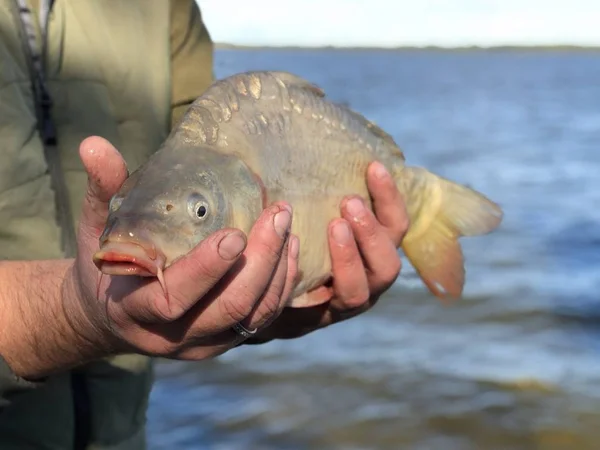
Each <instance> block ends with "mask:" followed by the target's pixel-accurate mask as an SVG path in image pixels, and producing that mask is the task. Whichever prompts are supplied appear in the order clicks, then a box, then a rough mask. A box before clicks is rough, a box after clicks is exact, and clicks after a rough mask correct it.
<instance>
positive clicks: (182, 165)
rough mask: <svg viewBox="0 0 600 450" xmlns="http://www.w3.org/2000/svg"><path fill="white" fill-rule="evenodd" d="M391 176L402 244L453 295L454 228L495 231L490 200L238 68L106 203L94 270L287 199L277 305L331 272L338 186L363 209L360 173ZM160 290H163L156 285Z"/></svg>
mask: <svg viewBox="0 0 600 450" xmlns="http://www.w3.org/2000/svg"><path fill="white" fill-rule="evenodd" d="M375 160H377V161H379V162H380V163H382V164H383V165H384V166H385V167H386V168H387V169H388V171H389V172H390V173H391V174H392V176H393V178H394V179H395V181H396V184H397V187H398V189H399V191H400V193H401V195H402V197H403V200H404V202H405V204H406V209H407V213H408V216H409V220H410V225H409V229H408V231H407V233H406V236H405V238H404V240H403V242H402V244H401V248H402V250H403V252H404V254H405V255H406V257H407V259H408V260H409V261H410V263H411V265H412V266H413V267H414V268H415V270H416V272H417V274H418V275H419V277H420V279H421V280H422V281H423V283H424V284H425V285H426V286H427V288H428V289H429V290H430V292H431V293H432V294H434V295H435V296H437V297H438V298H440V299H442V300H443V299H449V300H450V299H455V298H458V297H460V296H461V294H462V292H463V287H464V283H465V269H464V260H463V254H462V249H461V245H460V243H459V241H458V239H459V238H460V237H462V236H477V235H484V234H487V233H490V232H491V231H493V230H494V229H496V228H497V227H498V226H499V225H500V223H501V221H502V217H503V212H502V209H501V208H500V206H498V205H497V204H496V203H494V202H492V201H491V200H489V199H488V198H486V197H485V196H484V195H483V194H481V193H479V192H477V191H476V190H474V189H472V188H469V187H467V186H463V185H461V184H458V183H455V182H453V181H451V180H448V179H445V178H443V177H441V176H438V175H436V174H434V173H432V172H430V171H428V170H427V169H424V168H421V167H413V166H409V165H406V164H405V157H404V154H403V152H402V150H401V149H400V148H399V147H398V145H397V144H396V143H395V141H394V139H393V138H392V137H391V136H390V135H389V134H388V133H386V132H385V131H384V130H382V129H381V128H380V127H378V126H377V125H376V124H374V123H372V122H371V121H369V120H368V119H367V118H365V117H364V116H363V115H361V114H359V113H357V112H355V111H353V110H351V109H350V108H349V107H347V106H343V105H340V104H336V103H334V102H331V101H329V100H328V99H326V98H325V92H324V91H323V90H322V89H321V88H320V87H319V86H317V85H315V84H312V83H311V82H309V81H307V80H305V79H304V78H301V77H299V76H297V75H294V74H292V73H289V72H283V71H250V72H243V73H238V74H235V75H232V76H229V77H227V78H224V79H221V80H218V81H216V82H215V83H214V84H212V85H211V86H210V87H209V88H208V89H207V90H206V91H205V92H204V93H203V94H202V95H201V96H200V97H199V98H197V99H196V100H195V101H194V102H193V104H192V105H191V106H190V107H189V109H188V110H187V111H186V113H185V114H184V115H183V117H182V118H181V120H180V121H179V123H178V124H177V126H176V127H174V128H173V130H172V131H171V132H170V134H169V136H168V137H167V138H166V140H165V141H164V142H163V144H162V145H161V146H160V148H159V149H158V150H157V152H156V153H154V154H153V155H152V156H151V157H150V158H149V159H148V160H147V161H146V162H145V163H144V164H142V165H141V166H140V167H139V168H137V169H136V170H135V171H134V172H133V173H132V174H131V175H130V176H129V177H128V178H127V180H126V181H125V182H124V184H123V185H122V187H121V188H120V190H119V192H118V193H117V194H116V195H115V196H114V197H113V198H112V199H111V201H110V205H109V216H108V219H107V223H106V227H105V229H104V232H103V234H102V236H101V238H100V248H99V250H98V251H97V252H96V253H95V254H94V257H93V258H94V263H95V264H96V266H97V267H98V268H99V269H100V271H101V272H102V273H103V274H111V275H138V276H157V277H159V279H160V280H162V273H163V270H165V269H166V268H167V267H169V265H171V264H172V263H173V262H174V261H175V260H177V259H178V258H180V257H181V256H183V255H185V254H186V253H188V252H189V251H190V250H191V249H192V248H193V247H194V246H196V245H197V244H198V243H199V242H200V241H202V240H203V239H205V238H206V237H207V236H208V235H210V234H211V233H213V232H215V231H217V230H219V229H221V228H224V227H233V228H238V229H240V230H242V231H243V232H245V233H248V232H249V231H250V228H251V227H252V225H253V224H254V222H255V220H256V219H257V218H258V216H259V215H260V213H261V212H262V211H263V209H264V208H266V207H267V206H268V205H269V204H271V203H272V202H276V201H282V200H283V201H287V202H289V203H290V204H291V205H292V208H293V210H294V218H293V221H292V228H291V232H292V233H294V234H295V235H297V236H298V238H299V240H300V255H299V261H298V264H299V267H298V269H299V274H300V277H299V279H298V283H297V285H296V287H295V289H294V291H293V294H292V299H291V300H290V302H289V304H288V306H291V307H305V306H311V305H313V304H314V302H313V303H310V302H308V300H307V298H308V296H307V295H303V294H305V293H306V292H308V291H310V290H312V289H315V288H317V287H319V286H320V285H322V284H324V283H326V282H327V280H328V279H330V277H331V261H330V254H329V247H328V243H327V239H328V235H327V227H328V224H329V222H330V221H331V220H332V219H334V218H336V217H340V210H339V207H340V202H341V201H342V199H343V197H344V196H346V195H349V194H358V195H360V196H361V197H363V198H364V199H365V201H366V203H367V206H368V207H370V208H372V202H371V201H370V198H369V192H368V189H367V184H366V170H367V167H368V165H369V164H370V163H371V162H373V161H375ZM163 287H164V286H163Z"/></svg>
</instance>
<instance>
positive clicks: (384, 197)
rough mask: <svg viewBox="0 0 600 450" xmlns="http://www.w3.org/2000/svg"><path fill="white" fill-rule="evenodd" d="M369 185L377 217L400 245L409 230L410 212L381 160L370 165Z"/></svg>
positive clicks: (395, 242) (396, 243)
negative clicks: (407, 210) (408, 212)
mask: <svg viewBox="0 0 600 450" xmlns="http://www.w3.org/2000/svg"><path fill="white" fill-rule="evenodd" d="M367 186H368V188H369V193H370V195H371V198H372V199H373V209H374V211H375V215H376V216H377V219H378V220H379V222H380V223H381V225H382V226H383V227H385V229H386V230H387V232H388V235H389V237H390V239H392V241H393V242H394V244H395V245H396V247H399V246H400V244H401V243H402V239H403V238H404V235H405V234H406V232H407V230H408V226H409V219H408V214H407V212H406V206H405V203H404V200H403V199H402V196H401V195H400V192H399V191H398V187H397V186H396V183H395V181H394V179H393V178H392V176H391V175H390V173H389V172H388V171H387V169H386V168H385V166H384V165H383V164H381V163H380V162H377V161H375V162H373V163H371V165H370V166H369V169H368V171H367Z"/></svg>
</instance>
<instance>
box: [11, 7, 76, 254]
mask: <svg viewBox="0 0 600 450" xmlns="http://www.w3.org/2000/svg"><path fill="white" fill-rule="evenodd" d="M53 3H54V0H40V16H39V22H40V30H41V41H42V51H41V52H40V51H38V46H37V42H36V33H35V27H34V23H33V17H32V16H33V14H32V12H31V10H30V9H29V7H28V6H27V2H26V0H14V2H13V10H14V13H15V16H16V17H15V19H16V20H17V22H18V23H19V24H20V27H19V29H20V35H21V42H22V44H23V51H24V53H25V56H26V58H27V65H28V68H29V73H30V76H31V90H32V92H33V95H34V99H35V109H36V117H37V126H38V131H39V133H40V137H41V139H42V143H43V145H44V157H45V159H46V164H47V165H48V170H49V173H50V178H51V182H52V188H53V190H54V194H55V205H56V213H57V222H58V224H59V225H60V228H61V246H62V250H63V252H64V254H65V256H67V257H74V256H75V255H76V253H77V244H76V239H75V229H74V226H73V219H72V217H73V216H72V213H71V204H70V201H69V193H68V190H67V187H66V185H65V180H64V175H63V172H62V167H61V162H60V155H59V154H58V148H57V146H56V143H57V141H56V128H55V126H54V122H53V120H52V115H51V110H52V99H51V97H50V94H49V92H48V88H47V85H46V78H45V73H44V67H45V64H44V63H45V59H44V58H45V55H46V33H47V31H46V30H47V28H48V19H49V17H50V11H51V10H52V5H53Z"/></svg>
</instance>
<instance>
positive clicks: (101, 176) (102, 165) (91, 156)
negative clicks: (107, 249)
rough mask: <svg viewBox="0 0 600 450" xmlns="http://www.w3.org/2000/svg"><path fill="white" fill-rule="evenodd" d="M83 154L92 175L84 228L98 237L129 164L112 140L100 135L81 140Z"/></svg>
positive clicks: (82, 156)
mask: <svg viewBox="0 0 600 450" xmlns="http://www.w3.org/2000/svg"><path fill="white" fill-rule="evenodd" d="M79 157H80V158H81V162H82V163H83V166H84V167H85V170H86V172H87V175H88V186H87V192H86V194H85V198H84V200H83V205H82V211H81V220H80V231H84V232H85V233H86V234H88V235H91V236H93V237H94V238H96V237H98V236H100V234H101V233H102V230H103V228H104V226H105V224H106V219H107V216H108V204H109V202H110V199H111V198H112V196H113V195H114V194H116V193H117V191H118V190H119V188H120V187H121V185H122V184H123V182H124V181H125V180H126V179H127V175H128V173H127V164H126V163H125V160H124V159H123V157H122V156H121V154H120V153H119V151H118V150H117V149H116V148H115V147H114V146H113V145H112V144H111V143H110V142H108V141H107V140H106V139H103V138H101V137H98V136H91V137H88V138H86V139H84V140H83V141H82V142H81V145H80V146H79Z"/></svg>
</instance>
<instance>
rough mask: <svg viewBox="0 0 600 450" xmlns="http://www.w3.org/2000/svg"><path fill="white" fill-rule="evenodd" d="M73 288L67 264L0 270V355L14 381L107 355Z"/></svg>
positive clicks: (25, 265)
mask: <svg viewBox="0 0 600 450" xmlns="http://www.w3.org/2000/svg"><path fill="white" fill-rule="evenodd" d="M77 285H78V284H77V282H76V279H75V277H74V270H73V261H72V260H60V261H24V262H14V263H13V262H3V263H1V264H0V305H1V309H0V353H1V354H2V356H3V358H4V359H5V361H6V363H7V364H8V365H9V366H10V368H11V370H12V371H13V372H14V374H15V375H17V376H19V377H21V378H25V379H29V380H35V379H39V378H43V377H45V376H48V375H51V374H53V373H57V372H62V371H65V370H68V369H70V368H72V367H75V366H78V365H80V364H83V363H85V362H87V361H90V360H92V359H97V358H99V357H102V356H105V355H107V354H110V345H109V344H108V341H105V340H104V339H103V338H101V336H103V335H102V333H100V330H101V328H100V327H98V326H94V323H93V322H92V321H91V320H89V319H88V316H87V315H86V314H85V312H84V308H83V307H82V303H83V302H82V299H81V298H80V297H79V295H80V294H79V292H78V289H77Z"/></svg>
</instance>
